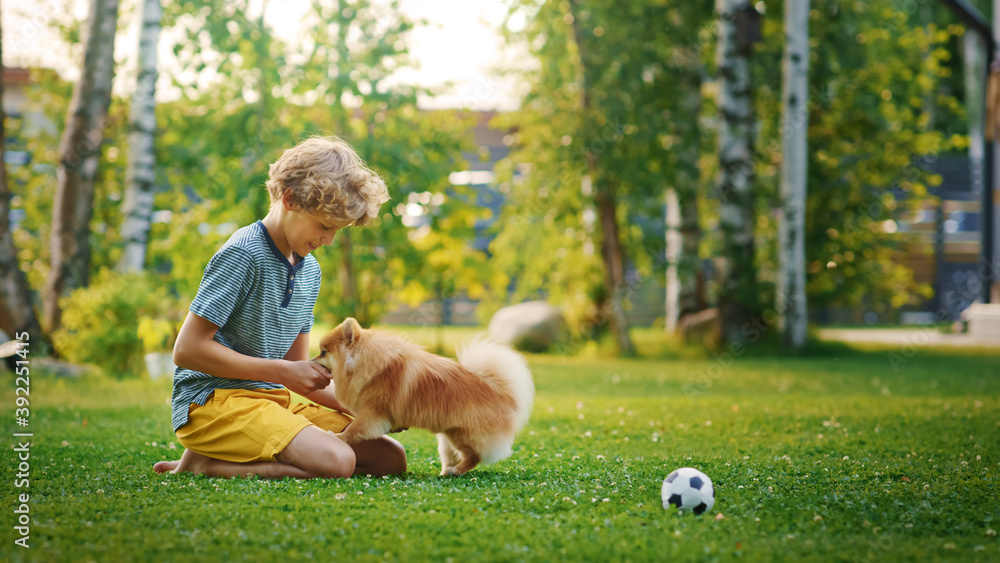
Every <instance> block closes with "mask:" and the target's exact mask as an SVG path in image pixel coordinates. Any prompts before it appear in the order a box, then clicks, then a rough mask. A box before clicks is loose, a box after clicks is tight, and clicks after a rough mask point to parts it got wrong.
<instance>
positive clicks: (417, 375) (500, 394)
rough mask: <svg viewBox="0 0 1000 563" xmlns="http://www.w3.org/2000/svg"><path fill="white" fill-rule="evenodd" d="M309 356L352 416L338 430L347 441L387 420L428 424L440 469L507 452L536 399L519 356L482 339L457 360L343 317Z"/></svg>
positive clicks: (373, 434)
mask: <svg viewBox="0 0 1000 563" xmlns="http://www.w3.org/2000/svg"><path fill="white" fill-rule="evenodd" d="M313 360H314V361H316V362H318V363H320V364H321V365H323V366H326V368H327V369H329V370H330V373H331V374H332V376H333V384H334V385H335V387H334V389H335V393H336V396H337V400H338V401H340V402H341V403H343V404H344V406H346V407H347V408H348V409H350V410H351V411H352V412H353V414H354V416H355V419H354V421H353V422H351V424H350V425H349V426H348V427H347V429H346V430H344V432H342V433H340V434H337V436H338V437H340V438H341V439H342V440H344V441H345V442H347V443H349V444H351V443H355V442H359V441H363V440H371V439H374V438H377V437H379V436H382V435H383V434H385V433H386V432H388V431H389V430H390V429H392V428H401V427H414V428H424V429H427V430H430V431H431V432H435V433H437V437H438V452H439V453H440V454H441V465H442V469H441V474H442V475H461V474H463V473H465V472H466V471H469V470H470V469H472V468H473V467H475V466H476V465H478V464H479V463H493V462H496V461H499V460H501V459H504V458H505V457H507V456H509V455H510V453H511V445H512V444H513V443H514V437H515V436H516V435H517V433H518V432H519V431H520V430H521V428H523V427H524V425H525V424H526V423H527V422H528V417H529V416H530V414H531V406H532V403H533V402H534V399H535V386H534V383H533V382H532V379H531V372H530V371H529V370H528V365H527V362H525V360H524V357H522V356H521V355H520V354H518V353H517V352H515V351H513V350H511V349H510V348H507V347H504V346H500V345H498V344H495V343H493V342H490V341H488V340H479V339H477V340H474V341H473V342H472V343H470V344H469V345H467V346H466V347H465V349H463V350H461V351H459V353H458V362H456V361H454V360H450V359H448V358H442V357H441V356H436V355H434V354H431V353H430V352H428V351H426V350H424V349H423V348H422V347H420V346H417V345H416V344H412V343H410V342H407V341H405V340H403V339H401V338H399V337H397V336H393V335H392V334H389V333H386V332H382V331H378V330H365V329H362V328H361V326H360V325H358V323H357V321H355V320H354V319H347V320H346V321H344V322H343V323H342V324H341V325H340V326H338V327H337V328H335V329H333V330H332V331H330V332H329V333H327V334H326V335H325V336H324V337H323V339H322V340H321V341H320V355H319V356H317V357H315V358H313Z"/></svg>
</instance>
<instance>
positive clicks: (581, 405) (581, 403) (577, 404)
mask: <svg viewBox="0 0 1000 563" xmlns="http://www.w3.org/2000/svg"><path fill="white" fill-rule="evenodd" d="M576 408H578V409H582V408H583V401H577V402H576Z"/></svg>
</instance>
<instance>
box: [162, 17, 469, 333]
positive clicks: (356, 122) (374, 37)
mask: <svg viewBox="0 0 1000 563" xmlns="http://www.w3.org/2000/svg"><path fill="white" fill-rule="evenodd" d="M245 8H246V6H245V3H242V4H241V3H236V4H233V3H231V2H217V1H214V0H213V1H199V2H184V3H178V4H172V5H171V6H170V7H169V9H168V10H167V11H168V13H169V15H170V21H173V22H175V25H177V26H179V27H180V28H181V29H185V30H187V33H188V41H187V42H183V43H180V44H179V45H178V49H177V52H178V56H179V57H180V59H181V61H182V63H183V64H184V67H185V71H186V72H187V75H190V76H207V77H210V79H211V83H210V84H211V85H210V86H209V87H205V86H204V85H203V84H202V82H201V81H200V79H192V80H189V81H187V82H183V83H181V85H182V86H183V89H184V92H185V97H184V98H183V99H181V100H179V101H177V102H174V103H170V104H164V105H161V106H159V107H158V112H159V113H158V122H159V123H161V124H162V127H163V129H164V132H163V135H162V136H161V141H160V143H159V145H158V146H159V150H160V154H159V155H158V161H159V162H163V163H165V165H164V172H165V175H166V179H167V182H168V183H169V184H170V185H172V186H176V187H175V188H174V189H171V190H170V191H169V192H166V193H163V194H162V195H160V196H158V199H157V207H158V208H160V209H169V210H172V211H173V220H172V222H171V223H170V224H161V225H154V227H153V233H152V238H153V242H152V244H151V256H152V260H153V262H154V267H155V268H158V269H162V270H165V271H166V270H169V271H170V272H171V276H172V277H173V278H174V279H175V280H176V290H177V291H178V292H179V293H180V294H182V295H186V296H193V295H194V293H195V290H196V289H197V284H198V280H199V279H200V277H201V273H202V271H203V269H204V266H205V264H206V263H207V261H208V259H209V257H210V256H211V255H212V253H214V252H215V250H216V249H217V248H218V247H219V246H220V245H221V244H222V242H224V241H225V239H226V238H227V237H228V236H229V234H230V233H231V232H232V231H233V230H234V229H235V228H236V227H238V226H242V225H245V224H248V223H250V222H252V221H254V220H256V219H259V218H262V217H263V216H264V215H265V214H266V213H267V209H268V206H269V202H268V197H267V193H266V190H265V189H264V182H265V180H266V178H267V167H268V164H269V163H271V162H273V161H274V160H276V159H277V158H278V156H280V154H281V152H282V151H283V150H285V149H287V148H290V147H291V146H293V145H294V144H296V143H297V142H299V141H300V140H302V139H304V138H306V137H308V136H310V135H317V134H318V135H331V134H332V135H339V136H342V137H344V138H345V139H346V140H347V141H348V142H350V143H351V144H352V145H353V146H354V147H355V149H357V151H358V152H359V153H360V154H361V156H362V157H363V158H364V159H365V160H366V161H367V162H368V164H369V165H370V166H371V167H372V168H374V169H375V170H377V171H379V172H381V173H382V174H383V176H384V177H385V178H386V181H387V183H388V185H389V191H390V195H391V197H392V198H393V199H392V201H391V202H390V204H389V205H388V206H387V208H386V209H385V210H384V213H383V216H382V218H381V220H380V221H378V222H376V225H374V226H373V227H371V228H368V229H364V230H352V231H351V232H350V233H349V235H345V234H341V235H338V239H336V240H335V242H334V245H333V246H332V247H331V248H329V249H323V250H319V251H317V253H316V258H317V260H319V262H320V264H321V266H322V267H323V272H324V283H323V287H322V290H321V293H320V297H319V301H318V307H317V311H316V315H317V318H318V319H321V320H326V321H329V322H333V321H335V320H337V319H342V318H343V317H346V316H354V317H356V318H358V319H359V320H361V321H362V322H364V323H366V324H367V323H370V322H372V321H373V320H375V319H377V318H378V317H379V316H380V315H381V314H383V313H384V312H385V311H387V310H388V309H390V308H391V307H393V306H395V305H397V304H399V303H400V302H401V301H412V300H413V299H414V298H415V296H427V295H434V294H438V293H440V291H439V290H438V288H439V287H442V283H441V280H440V279H439V278H440V275H438V276H437V277H435V276H434V275H431V273H427V272H424V271H423V270H422V269H421V268H422V267H423V266H424V264H426V262H425V261H424V260H423V253H424V252H429V251H431V250H432V249H433V248H448V249H459V248H461V249H463V250H462V251H461V252H454V253H449V254H448V257H449V258H450V257H455V258H456V259H460V260H461V261H462V263H464V264H466V266H463V267H462V268H461V271H463V272H470V268H471V267H472V265H475V264H476V263H477V260H475V259H473V257H471V256H470V255H469V252H468V251H466V250H464V242H465V241H466V240H467V238H466V237H468V236H470V232H471V231H470V229H468V228H466V226H467V223H468V222H467V221H466V220H465V218H466V217H468V216H469V215H470V214H471V213H473V211H472V209H473V206H472V204H468V203H466V204H464V206H463V200H461V199H460V198H455V197H453V194H447V193H446V191H447V188H448V181H447V179H448V174H449V173H450V172H452V171H454V170H456V169H458V168H459V167H460V165H461V163H460V160H461V158H460V154H461V151H462V150H463V148H467V143H468V140H467V139H466V135H467V134H468V128H469V126H470V121H469V119H467V118H465V117H463V116H461V115H459V114H458V113H456V112H422V111H418V110H417V107H416V95H417V93H418V90H416V89H415V88H412V87H409V86H406V85H401V84H393V85H392V86H390V85H389V81H388V80H387V79H388V78H389V77H390V76H391V74H392V72H393V69H396V68H402V67H405V66H406V65H407V64H408V63H407V51H406V38H407V34H408V32H409V31H410V30H411V29H412V28H413V26H414V22H411V21H409V20H407V19H406V18H405V17H403V16H402V14H401V13H400V11H399V10H398V6H397V5H396V4H394V3H393V4H390V5H388V6H383V5H380V4H375V3H370V2H366V1H358V2H340V3H336V2H328V1H322V2H320V1H317V2H313V3H312V5H311V9H310V10H309V11H308V12H307V14H306V16H305V19H304V21H303V22H302V34H301V36H300V37H299V38H297V39H298V41H297V42H296V43H294V44H292V45H285V44H283V43H282V42H280V41H278V40H276V39H275V38H274V37H272V35H271V34H270V31H269V30H268V29H267V28H266V26H265V25H264V24H263V23H262V22H260V21H256V20H250V19H247V18H246V16H245V15H244V14H245V13H246V10H245ZM219 10H222V11H223V12H222V13H230V12H232V13H233V17H232V18H228V19H218V18H216V16H215V15H214V14H216V13H217V12H218V11H219ZM205 80H209V78H205ZM421 194H427V196H431V195H433V196H434V197H435V200H438V199H440V198H442V197H445V198H446V201H447V203H446V204H445V206H444V207H440V206H435V207H434V209H435V210H436V211H434V213H435V215H434V216H435V219H434V221H433V223H432V225H431V228H432V233H431V235H432V236H431V238H430V239H427V240H425V241H424V242H423V243H421V244H422V246H420V247H418V246H417V243H416V241H417V240H418V239H421V238H423V237H418V236H415V233H414V232H413V231H412V230H411V229H410V228H409V227H407V226H405V225H403V224H402V223H401V220H400V219H401V214H402V209H401V208H400V203H403V204H405V203H407V202H409V201H410V199H411V198H414V197H418V198H421V197H425V196H423V195H421ZM192 195H193V196H194V197H193V198H192ZM427 211H428V212H430V211H432V210H431V208H430V207H428V208H427ZM445 214H447V216H448V217H451V219H449V220H448V221H443V222H442V221H440V220H439V219H437V217H442V216H444V215H445ZM453 227H454V228H455V229H457V230H455V231H452V230H450V229H452V228H453ZM344 236H350V242H351V244H350V254H349V256H347V257H346V260H347V261H349V263H350V268H349V269H348V268H345V267H344V264H345V256H344V255H343V252H344V247H343V245H342V244H341V238H342V237H344ZM430 241H434V242H430ZM178 249H183V251H182V252H178ZM470 264H471V265H470ZM452 265H453V266H454V265H458V263H455V264H452ZM347 276H351V277H353V282H354V283H353V285H354V286H355V287H357V288H358V290H357V291H356V293H355V295H354V296H347V295H346V294H345V291H344V286H345V283H346V282H347V281H348V280H347V279H346V277H347ZM475 277H476V276H474V275H472V274H469V273H466V274H462V275H458V276H455V277H454V278H449V280H448V281H449V283H450V285H448V286H447V287H450V288H451V290H450V291H451V292H452V293H453V292H456V291H468V290H472V291H473V292H475V291H477V287H479V286H481V282H479V281H478V280H476V279H475ZM349 297H350V298H349Z"/></svg>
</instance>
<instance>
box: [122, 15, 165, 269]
mask: <svg viewBox="0 0 1000 563" xmlns="http://www.w3.org/2000/svg"><path fill="white" fill-rule="evenodd" d="M141 10H142V13H141V22H142V23H141V26H140V29H139V74H138V76H136V84H135V93H134V94H133V95H132V112H131V116H130V118H129V134H128V144H129V160H128V169H127V170H126V172H125V204H124V214H125V222H124V223H123V224H122V239H123V240H124V242H125V250H124V252H123V253H122V257H121V261H120V262H119V263H118V269H119V270H121V271H123V272H141V271H142V270H143V267H144V265H145V263H146V246H147V243H148V241H149V229H150V221H151V218H152V214H153V182H154V181H155V179H156V153H155V150H154V138H155V134H156V100H155V97H154V96H155V94H156V78H157V72H156V48H157V44H158V43H159V40H160V19H161V17H162V14H163V10H162V9H161V7H160V0H143V1H142V7H141Z"/></svg>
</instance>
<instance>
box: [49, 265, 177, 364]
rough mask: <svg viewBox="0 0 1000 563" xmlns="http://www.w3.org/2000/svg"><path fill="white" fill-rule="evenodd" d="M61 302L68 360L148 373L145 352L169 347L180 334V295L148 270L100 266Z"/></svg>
mask: <svg viewBox="0 0 1000 563" xmlns="http://www.w3.org/2000/svg"><path fill="white" fill-rule="evenodd" d="M60 305H61V306H62V309H63V317H62V327H61V328H60V329H59V330H58V331H56V333H55V343H56V348H57V349H58V350H59V352H60V353H61V354H62V355H63V356H64V357H65V358H66V359H67V360H69V361H71V362H74V363H86V364H94V365H97V366H99V367H100V368H101V369H103V370H104V371H105V372H106V373H108V374H109V375H112V376H114V377H129V376H138V375H141V374H143V373H145V363H144V361H143V356H144V354H145V353H146V352H147V351H164V350H168V349H170V348H171V347H172V346H173V340H174V338H176V330H177V326H178V325H177V320H176V317H177V314H178V313H177V310H178V307H177V306H176V305H177V300H176V299H174V298H172V297H171V296H170V295H169V293H168V292H167V290H166V289H165V288H163V287H162V286H161V285H159V284H157V283H156V282H155V281H154V279H153V278H152V277H151V276H149V275H145V274H119V273H116V272H114V271H111V270H102V271H100V272H98V274H97V276H95V277H94V279H93V280H92V282H91V284H90V286H89V287H86V288H81V289H77V290H76V291H74V292H73V293H71V294H70V295H69V296H68V297H66V298H64V299H62V300H61V301H60ZM140 327H142V330H141V331H140ZM147 348H149V349H147Z"/></svg>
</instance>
